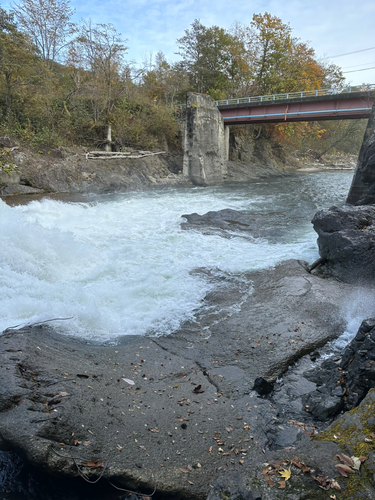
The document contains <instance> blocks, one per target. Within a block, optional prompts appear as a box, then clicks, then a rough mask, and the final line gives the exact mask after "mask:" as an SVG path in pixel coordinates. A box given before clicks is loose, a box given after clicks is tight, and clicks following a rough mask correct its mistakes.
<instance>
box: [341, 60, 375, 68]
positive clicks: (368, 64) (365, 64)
mask: <svg viewBox="0 0 375 500" xmlns="http://www.w3.org/2000/svg"><path fill="white" fill-rule="evenodd" d="M370 64H375V61H372V62H370V63H363V64H355V65H354V66H345V68H342V69H351V68H359V67H360V66H370Z"/></svg>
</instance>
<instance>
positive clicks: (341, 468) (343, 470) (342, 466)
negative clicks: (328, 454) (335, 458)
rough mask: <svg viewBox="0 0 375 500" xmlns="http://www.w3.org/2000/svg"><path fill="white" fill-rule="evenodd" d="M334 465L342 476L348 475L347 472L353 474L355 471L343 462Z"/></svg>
mask: <svg viewBox="0 0 375 500" xmlns="http://www.w3.org/2000/svg"><path fill="white" fill-rule="evenodd" d="M335 467H336V469H337V470H338V472H339V473H340V474H341V475H342V476H344V477H348V475H347V472H348V473H349V474H354V472H355V471H354V470H353V469H352V468H351V467H349V466H348V465H345V464H337V465H335Z"/></svg>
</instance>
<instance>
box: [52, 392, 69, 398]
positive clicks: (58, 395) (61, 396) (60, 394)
mask: <svg viewBox="0 0 375 500" xmlns="http://www.w3.org/2000/svg"><path fill="white" fill-rule="evenodd" d="M65 396H69V394H68V393H67V392H59V393H58V394H56V396H53V398H52V399H57V398H64V397H65Z"/></svg>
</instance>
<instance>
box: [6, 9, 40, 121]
mask: <svg viewBox="0 0 375 500" xmlns="http://www.w3.org/2000/svg"><path fill="white" fill-rule="evenodd" d="M33 63H35V57H34V46H33V45H32V43H31V41H30V39H29V38H28V37H27V36H25V35H24V34H23V33H21V32H20V31H19V30H18V28H17V25H16V23H15V21H14V15H13V14H8V13H7V12H6V11H5V10H3V9H2V8H1V7H0V89H1V87H2V92H1V93H2V94H3V96H4V97H3V98H4V101H5V117H7V118H9V116H10V112H11V109H12V104H13V101H14V98H15V93H16V90H17V89H19V88H20V86H21V84H22V83H23V84H24V83H25V78H27V77H28V76H29V75H30V72H31V71H32V64H33Z"/></svg>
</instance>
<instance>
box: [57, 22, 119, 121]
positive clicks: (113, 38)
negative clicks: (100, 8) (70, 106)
mask: <svg viewBox="0 0 375 500" xmlns="http://www.w3.org/2000/svg"><path fill="white" fill-rule="evenodd" d="M124 43H125V40H123V39H122V38H121V34H120V33H118V32H117V30H116V28H115V27H114V26H113V25H112V24H92V23H91V21H88V22H83V23H82V24H81V26H80V27H79V28H78V35H77V36H76V38H75V39H74V40H73V41H72V42H71V43H70V48H69V54H68V60H67V63H68V65H69V66H70V68H71V71H72V76H73V79H74V81H75V83H76V90H77V91H78V92H80V93H81V94H85V95H86V97H88V98H89V99H90V101H91V105H92V114H93V121H94V123H97V122H98V121H99V120H100V119H101V118H102V117H104V115H106V117H105V121H108V115H109V113H110V112H111V110H112V108H113V106H114V104H115V103H116V100H117V99H118V98H119V96H120V95H121V94H122V93H123V91H124V85H123V81H122V79H121V73H122V71H123V69H124V66H123V63H124V53H125V52H126V50H127V47H126V46H125V45H124Z"/></svg>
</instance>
